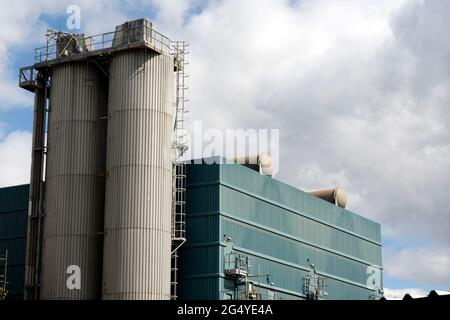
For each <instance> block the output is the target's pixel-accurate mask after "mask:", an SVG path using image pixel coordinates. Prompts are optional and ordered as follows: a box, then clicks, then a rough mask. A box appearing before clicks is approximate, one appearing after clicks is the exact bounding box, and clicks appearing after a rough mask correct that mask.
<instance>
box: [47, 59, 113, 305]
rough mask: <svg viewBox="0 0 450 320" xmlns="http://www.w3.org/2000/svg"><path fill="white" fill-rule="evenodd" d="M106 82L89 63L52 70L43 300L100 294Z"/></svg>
mask: <svg viewBox="0 0 450 320" xmlns="http://www.w3.org/2000/svg"><path fill="white" fill-rule="evenodd" d="M107 83H108V82H107V79H104V78H103V77H102V75H101V73H100V72H99V71H98V69H97V67H96V66H95V65H94V64H91V63H89V62H87V61H86V62H80V63H76V62H68V63H62V64H58V65H56V66H54V67H53V69H52V87H51V93H50V112H49V131H48V150H47V168H46V191H45V198H44V206H45V224H44V237H43V259H42V283H41V286H42V287H41V298H42V299H97V298H99V296H100V292H99V288H100V285H99V284H100V283H101V268H102V266H101V257H102V237H101V232H102V231H103V209H104V187H105V186H104V180H105V178H104V173H105V154H106V151H105V140H106V123H105V120H102V117H104V116H105V115H106V113H107V102H108V85H107ZM71 265H76V266H78V267H79V268H80V271H81V288H80V289H78V288H76V289H75V290H69V288H68V287H67V285H66V281H67V279H68V278H69V277H70V274H68V273H67V268H68V267H69V266H71ZM72 289H73V288H72Z"/></svg>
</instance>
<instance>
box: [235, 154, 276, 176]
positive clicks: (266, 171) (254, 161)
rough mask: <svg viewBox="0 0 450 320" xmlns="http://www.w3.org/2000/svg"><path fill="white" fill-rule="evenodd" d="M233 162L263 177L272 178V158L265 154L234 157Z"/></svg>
mask: <svg viewBox="0 0 450 320" xmlns="http://www.w3.org/2000/svg"><path fill="white" fill-rule="evenodd" d="M234 162H236V163H238V164H242V165H244V166H246V167H248V168H250V169H252V170H255V171H258V172H260V173H261V174H263V175H265V176H272V174H273V166H272V158H271V157H270V156H268V155H267V154H266V153H261V154H260V155H256V156H255V155H254V156H243V157H236V158H235V159H234Z"/></svg>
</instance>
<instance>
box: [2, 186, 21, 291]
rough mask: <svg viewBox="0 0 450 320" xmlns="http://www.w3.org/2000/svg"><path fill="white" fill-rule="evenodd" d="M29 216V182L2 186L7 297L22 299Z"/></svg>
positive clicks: (3, 248) (3, 250)
mask: <svg viewBox="0 0 450 320" xmlns="http://www.w3.org/2000/svg"><path fill="white" fill-rule="evenodd" d="M27 216H28V185H20V186H14V187H8V188H1V189H0V254H2V255H3V254H4V253H5V251H6V250H8V272H7V277H8V282H9V287H8V289H9V295H8V297H7V299H22V296H23V286H24V274H25V251H26V234H27Z"/></svg>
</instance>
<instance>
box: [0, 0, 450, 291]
mask: <svg viewBox="0 0 450 320" xmlns="http://www.w3.org/2000/svg"><path fill="white" fill-rule="evenodd" d="M70 4H76V5H79V6H80V8H81V14H82V15H81V18H82V19H81V23H82V24H81V29H82V30H81V31H83V32H84V31H88V32H89V33H91V34H95V33H100V32H107V31H112V30H113V29H114V26H115V25H117V24H119V23H122V22H123V21H124V20H127V19H132V18H140V17H148V18H149V19H150V20H152V21H153V22H154V25H155V28H156V29H157V30H159V31H161V32H162V33H164V34H166V35H168V36H169V37H170V38H171V39H181V40H186V41H188V42H189V43H191V50H190V51H191V57H190V73H191V78H190V99H191V101H190V115H189V118H190V121H191V123H192V122H193V121H195V120H200V121H202V122H203V125H204V126H205V127H210V128H219V129H226V128H243V129H248V128H256V129H259V128H268V129H270V128H275V129H277V128H278V129H280V154H281V157H280V162H279V165H280V171H279V173H278V175H277V178H278V179H280V180H282V181H285V182H287V183H289V184H292V185H295V186H297V187H299V188H302V189H306V190H309V189H317V188H322V187H333V186H336V185H340V186H342V187H344V189H345V190H346V191H347V193H348V195H349V209H350V210H352V211H354V212H357V213H359V214H362V215H364V216H366V217H368V218H371V219H374V220H375V221H377V222H379V223H381V225H382V234H383V246H384V249H383V265H384V286H385V288H387V289H386V292H389V296H391V297H396V296H397V297H399V296H400V295H401V294H402V293H403V292H404V290H407V291H409V292H413V293H417V295H421V294H424V292H427V291H429V290H430V289H438V290H450V209H449V208H450V130H449V125H450V109H449V107H450V36H449V30H450V2H449V1H444V0H442V1H441V0H364V1H361V0H342V1H330V0H297V1H295V0H272V1H269V0H244V1H243V0H222V1H217V0H188V1H181V0H180V1H177V0H125V1H114V0H98V1H89V0H79V1H76V0H70V1H66V0H63V1H53V0H52V1H50V0H42V1H36V0H5V1H2V3H1V5H2V6H3V7H4V8H7V10H3V9H2V10H0V187H2V186H9V185H13V184H19V183H26V182H27V181H28V177H29V166H30V148H31V125H32V101H33V97H32V95H31V94H29V93H27V92H25V91H21V90H19V89H18V87H17V73H18V68H19V66H24V65H30V64H32V63H33V51H32V50H33V49H34V48H35V47H38V46H42V45H43V44H44V41H45V38H44V33H45V30H46V29H47V27H52V28H54V29H62V30H64V29H65V28H66V19H67V14H66V8H67V6H68V5H70ZM402 290H403V291H402Z"/></svg>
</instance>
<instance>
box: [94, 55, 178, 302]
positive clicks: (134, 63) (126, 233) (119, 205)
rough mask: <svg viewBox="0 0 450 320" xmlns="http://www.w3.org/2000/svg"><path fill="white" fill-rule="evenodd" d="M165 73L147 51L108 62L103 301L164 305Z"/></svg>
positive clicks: (163, 59)
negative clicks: (154, 301)
mask: <svg viewBox="0 0 450 320" xmlns="http://www.w3.org/2000/svg"><path fill="white" fill-rule="evenodd" d="M173 70H174V66H173V58H172V57H170V56H166V55H159V54H156V53H154V52H152V51H149V50H133V51H126V52H121V53H118V54H117V55H116V56H115V57H114V59H113V61H112V63H111V67H110V90H109V92H110V96H109V111H108V112H109V117H110V118H109V122H108V144H107V179H106V205H105V244H104V263H103V266H104V268H103V298H104V299H170V251H171V234H170V222H171V214H170V212H171V183H172V166H171V159H170V150H171V136H172V101H173V97H172V91H173V88H172V86H173Z"/></svg>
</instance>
